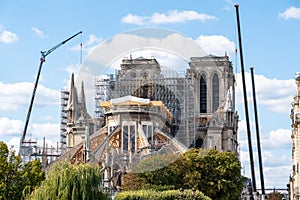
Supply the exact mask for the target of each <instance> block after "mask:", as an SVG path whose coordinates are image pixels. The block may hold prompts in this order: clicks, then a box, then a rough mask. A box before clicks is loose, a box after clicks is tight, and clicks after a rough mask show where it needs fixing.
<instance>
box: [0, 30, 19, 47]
mask: <svg viewBox="0 0 300 200" xmlns="http://www.w3.org/2000/svg"><path fill="white" fill-rule="evenodd" d="M18 39H19V38H18V36H17V34H15V33H13V32H10V31H7V30H2V31H0V41H1V42H4V43H8V44H10V43H15V42H17V41H18Z"/></svg>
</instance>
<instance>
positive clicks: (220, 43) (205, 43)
mask: <svg viewBox="0 0 300 200" xmlns="http://www.w3.org/2000/svg"><path fill="white" fill-rule="evenodd" d="M196 42H197V43H198V44H199V45H200V47H202V48H203V49H204V50H205V51H206V52H207V53H209V54H213V55H217V56H219V55H224V54H225V52H226V53H227V54H228V55H229V56H230V57H233V56H234V52H235V43H234V42H233V41H230V40H229V39H228V38H227V37H225V36H223V35H200V36H199V37H198V38H197V39H196Z"/></svg>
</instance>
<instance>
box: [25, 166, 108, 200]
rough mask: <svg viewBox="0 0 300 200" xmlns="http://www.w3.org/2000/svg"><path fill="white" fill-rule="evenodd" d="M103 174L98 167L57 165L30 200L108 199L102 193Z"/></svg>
mask: <svg viewBox="0 0 300 200" xmlns="http://www.w3.org/2000/svg"><path fill="white" fill-rule="evenodd" d="M100 183H101V172H100V167H99V166H98V165H95V166H94V165H88V164H79V165H71V164H68V163H56V164H55V165H54V166H53V167H52V169H51V171H50V172H49V174H48V177H47V179H46V180H45V181H43V182H42V184H41V186H40V187H38V188H36V189H35V190H34V191H33V192H32V193H31V194H28V193H25V199H30V200H69V199H70V200H71V199H72V200H77V199H82V200H84V199H102V200H105V199H108V196H107V195H106V194H104V193H103V192H102V191H101V188H100Z"/></svg>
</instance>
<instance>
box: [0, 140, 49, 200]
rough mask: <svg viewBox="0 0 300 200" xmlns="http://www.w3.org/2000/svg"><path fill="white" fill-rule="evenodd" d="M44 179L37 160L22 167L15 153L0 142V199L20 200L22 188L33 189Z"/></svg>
mask: <svg viewBox="0 0 300 200" xmlns="http://www.w3.org/2000/svg"><path fill="white" fill-rule="evenodd" d="M44 179H45V173H44V172H42V166H41V163H40V161H39V160H38V159H35V160H33V161H31V162H28V163H27V164H25V165H24V166H23V165H22V161H21V158H20V156H17V155H16V154H15V151H13V150H11V151H9V150H8V147H7V145H6V144H5V143H4V142H0V199H12V200H13V199H18V200H19V199H21V198H22V192H23V190H24V188H28V190H30V189H29V188H34V187H35V186H37V185H39V184H40V183H41V181H43V180H44Z"/></svg>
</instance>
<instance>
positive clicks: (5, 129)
mask: <svg viewBox="0 0 300 200" xmlns="http://www.w3.org/2000/svg"><path fill="white" fill-rule="evenodd" d="M22 128H23V122H22V121H20V120H12V119H9V118H7V117H2V118H0V135H10V134H20V133H22Z"/></svg>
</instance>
